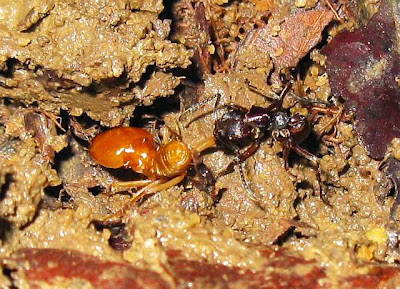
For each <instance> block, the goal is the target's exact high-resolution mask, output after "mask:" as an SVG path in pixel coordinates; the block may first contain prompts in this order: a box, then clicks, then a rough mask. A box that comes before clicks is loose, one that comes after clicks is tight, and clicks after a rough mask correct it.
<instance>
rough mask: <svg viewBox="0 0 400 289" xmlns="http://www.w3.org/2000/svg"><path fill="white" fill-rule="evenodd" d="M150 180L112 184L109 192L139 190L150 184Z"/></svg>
mask: <svg viewBox="0 0 400 289" xmlns="http://www.w3.org/2000/svg"><path fill="white" fill-rule="evenodd" d="M152 182H153V181H152V180H149V179H147V180H139V181H127V182H119V181H117V182H113V183H112V184H111V192H119V191H120V190H119V189H122V190H125V189H133V188H141V187H145V186H147V185H149V184H151V183H152Z"/></svg>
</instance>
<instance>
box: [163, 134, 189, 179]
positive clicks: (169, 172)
mask: <svg viewBox="0 0 400 289" xmlns="http://www.w3.org/2000/svg"><path fill="white" fill-rule="evenodd" d="M191 162H192V152H191V151H190V149H189V148H188V146H187V145H186V144H185V143H183V142H181V141H177V140H176V141H172V142H169V143H168V144H166V145H163V146H161V147H160V148H159V150H158V153H157V156H156V159H155V167H156V169H157V171H158V174H159V175H163V176H166V177H173V176H176V175H179V174H181V173H183V172H184V171H186V170H187V169H188V168H189V166H190V164H191Z"/></svg>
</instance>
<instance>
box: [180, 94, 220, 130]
mask: <svg viewBox="0 0 400 289" xmlns="http://www.w3.org/2000/svg"><path fill="white" fill-rule="evenodd" d="M220 98H221V94H220V93H217V94H216V95H215V96H213V97H210V98H207V99H205V100H203V101H201V102H199V103H196V104H195V105H192V106H191V107H189V108H187V109H186V110H184V111H183V112H182V113H181V114H180V116H179V118H178V119H179V121H180V122H182V119H183V118H184V116H186V115H187V114H191V113H193V112H195V111H196V110H198V109H199V108H200V107H201V106H203V105H205V104H207V103H209V102H211V101H213V100H215V99H217V101H216V104H217V103H218V102H219V99H220ZM209 113H211V112H206V113H204V114H201V115H200V116H197V117H194V118H192V119H191V120H189V121H188V122H187V123H186V124H185V125H184V127H185V128H186V127H188V126H189V125H190V124H191V123H192V122H194V121H195V120H196V119H198V118H199V117H201V116H203V115H207V114H209Z"/></svg>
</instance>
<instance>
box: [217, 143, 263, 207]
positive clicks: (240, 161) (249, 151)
mask: <svg viewBox="0 0 400 289" xmlns="http://www.w3.org/2000/svg"><path fill="white" fill-rule="evenodd" d="M259 146H260V144H259V143H258V142H257V143H254V144H252V145H251V146H250V147H249V148H247V149H246V150H245V151H244V152H242V153H237V156H236V158H235V160H233V161H232V162H231V163H230V164H229V165H228V166H227V167H226V168H225V170H223V171H222V172H221V173H219V174H218V177H217V178H219V177H221V176H224V175H226V174H229V173H230V172H232V171H233V168H234V167H235V166H236V165H239V174H240V179H241V180H242V183H243V187H244V188H245V190H246V192H247V194H248V195H249V197H250V199H251V200H252V201H254V202H255V203H256V204H257V205H258V200H257V197H256V194H255V193H254V192H253V190H252V189H251V187H250V184H249V182H248V181H247V178H246V177H245V174H244V165H245V163H244V161H245V160H247V159H248V158H249V157H251V156H252V155H253V154H254V153H255V152H256V151H257V149H258V147H259Z"/></svg>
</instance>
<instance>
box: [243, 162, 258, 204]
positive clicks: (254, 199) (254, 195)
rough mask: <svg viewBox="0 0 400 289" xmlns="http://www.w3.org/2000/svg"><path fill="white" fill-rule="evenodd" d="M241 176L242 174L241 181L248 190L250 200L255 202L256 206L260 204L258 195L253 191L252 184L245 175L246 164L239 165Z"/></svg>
mask: <svg viewBox="0 0 400 289" xmlns="http://www.w3.org/2000/svg"><path fill="white" fill-rule="evenodd" d="M239 174H240V179H241V180H242V183H243V187H244V188H245V189H246V192H247V194H248V195H249V197H250V199H251V200H252V201H253V202H255V203H256V204H258V200H257V197H256V194H255V193H254V192H253V190H252V189H251V187H250V184H249V182H248V181H247V179H246V177H245V175H244V163H243V162H240V163H239Z"/></svg>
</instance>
